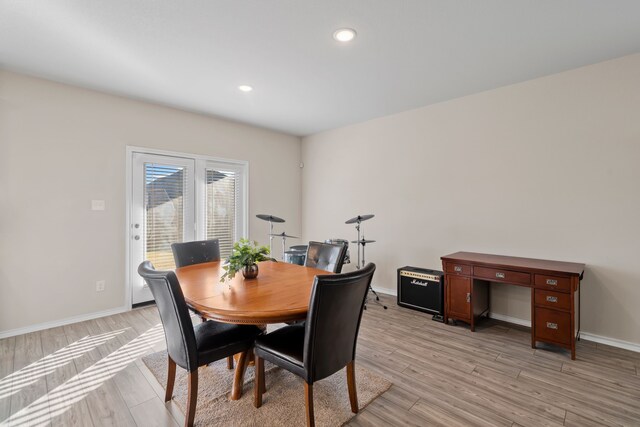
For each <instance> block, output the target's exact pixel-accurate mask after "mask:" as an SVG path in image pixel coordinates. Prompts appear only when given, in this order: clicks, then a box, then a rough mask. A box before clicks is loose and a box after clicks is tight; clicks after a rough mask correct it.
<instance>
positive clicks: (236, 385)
mask: <svg viewBox="0 0 640 427" xmlns="http://www.w3.org/2000/svg"><path fill="white" fill-rule="evenodd" d="M249 354H253V348H250V349H249V350H247V351H243V352H242V353H240V357H239V358H238V363H236V372H235V374H234V376H233V386H232V387H231V400H238V399H240V398H241V397H242V386H243V385H244V373H245V371H246V370H247V364H248V361H249Z"/></svg>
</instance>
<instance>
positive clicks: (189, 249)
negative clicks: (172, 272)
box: [171, 239, 220, 267]
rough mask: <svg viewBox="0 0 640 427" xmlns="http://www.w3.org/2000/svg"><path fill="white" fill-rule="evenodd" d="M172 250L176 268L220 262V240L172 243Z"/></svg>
mask: <svg viewBox="0 0 640 427" xmlns="http://www.w3.org/2000/svg"><path fill="white" fill-rule="evenodd" d="M171 250H172V251H173V259H174V261H175V262H176V267H186V266H188V265H193V264H202V263H203V262H212V261H220V240H219V239H211V240H196V241H193V242H180V243H172V244H171Z"/></svg>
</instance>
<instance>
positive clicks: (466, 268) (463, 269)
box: [444, 262, 471, 276]
mask: <svg viewBox="0 0 640 427" xmlns="http://www.w3.org/2000/svg"><path fill="white" fill-rule="evenodd" d="M444 271H445V272H446V273H453V274H462V275H465V276H469V275H471V266H470V265H464V264H458V263H457V262H445V263H444Z"/></svg>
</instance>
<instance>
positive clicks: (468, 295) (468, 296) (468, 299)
mask: <svg viewBox="0 0 640 427" xmlns="http://www.w3.org/2000/svg"><path fill="white" fill-rule="evenodd" d="M467 302H471V294H470V293H469V292H467Z"/></svg>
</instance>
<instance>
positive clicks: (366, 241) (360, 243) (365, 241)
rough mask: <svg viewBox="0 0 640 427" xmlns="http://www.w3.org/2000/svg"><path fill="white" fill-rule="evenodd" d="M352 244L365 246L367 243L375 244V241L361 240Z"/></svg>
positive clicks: (353, 241)
mask: <svg viewBox="0 0 640 427" xmlns="http://www.w3.org/2000/svg"><path fill="white" fill-rule="evenodd" d="M351 243H357V244H359V245H365V244H367V243H375V240H365V239H360V240H352V241H351Z"/></svg>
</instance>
